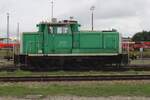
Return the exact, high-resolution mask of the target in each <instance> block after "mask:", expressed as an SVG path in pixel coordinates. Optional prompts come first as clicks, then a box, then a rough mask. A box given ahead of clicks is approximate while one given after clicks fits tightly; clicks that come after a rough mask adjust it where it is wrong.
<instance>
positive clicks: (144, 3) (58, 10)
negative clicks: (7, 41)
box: [0, 0, 150, 36]
mask: <svg viewBox="0 0 150 100" xmlns="http://www.w3.org/2000/svg"><path fill="white" fill-rule="evenodd" d="M93 5H94V6H95V11H94V27H95V30H106V29H112V28H114V29H117V30H118V31H119V32H120V33H122V34H123V36H132V35H133V34H134V33H136V32H138V31H142V30H150V0H54V17H56V18H58V19H59V20H62V19H69V17H70V16H73V17H74V19H76V20H78V21H79V23H80V24H81V25H82V28H81V29H83V30H84V29H85V30H90V29H91V25H90V24H91V20H90V19H91V12H90V7H91V6H93ZM7 12H9V13H10V32H11V36H15V34H16V30H17V22H19V23H20V31H21V32H24V31H36V30H37V28H36V24H37V23H39V22H40V21H42V20H50V18H51V0H0V36H5V34H6V13H7Z"/></svg>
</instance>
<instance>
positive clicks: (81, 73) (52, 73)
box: [0, 70, 150, 77]
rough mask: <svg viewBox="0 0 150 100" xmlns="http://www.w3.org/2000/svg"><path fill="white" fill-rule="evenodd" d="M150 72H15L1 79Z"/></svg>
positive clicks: (0, 75) (4, 73)
mask: <svg viewBox="0 0 150 100" xmlns="http://www.w3.org/2000/svg"><path fill="white" fill-rule="evenodd" d="M149 74H150V71H133V70H130V71H124V72H111V71H110V72H103V71H85V72H78V71H51V72H30V71H22V70H17V71H14V72H7V71H3V72H0V77H2V76H3V77H9V76H10V77H12V76H13V77H25V76H77V75H78V76H94V75H149Z"/></svg>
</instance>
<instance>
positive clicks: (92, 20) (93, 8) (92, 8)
mask: <svg viewBox="0 0 150 100" xmlns="http://www.w3.org/2000/svg"><path fill="white" fill-rule="evenodd" d="M90 10H91V12H92V14H91V24H92V25H91V26H92V31H93V30H94V10H95V6H92V7H91V8H90Z"/></svg>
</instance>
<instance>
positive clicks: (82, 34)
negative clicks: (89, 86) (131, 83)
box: [14, 20, 128, 70]
mask: <svg viewBox="0 0 150 100" xmlns="http://www.w3.org/2000/svg"><path fill="white" fill-rule="evenodd" d="M37 27H38V28H39V30H38V32H24V33H23V34H22V37H21V44H20V54H19V55H15V60H14V63H15V64H19V65H21V66H24V67H25V68H31V69H32V68H34V69H60V70H65V69H79V70H80V69H87V68H91V69H97V68H101V67H104V66H107V65H109V66H110V65H113V66H114V65H116V66H120V65H123V64H127V61H128V59H127V58H128V57H127V54H123V53H122V45H121V35H120V34H119V33H118V32H117V31H80V30H79V28H80V25H79V24H78V22H77V21H73V20H64V21H60V22H52V23H48V22H41V23H40V24H38V25H37Z"/></svg>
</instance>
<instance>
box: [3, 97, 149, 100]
mask: <svg viewBox="0 0 150 100" xmlns="http://www.w3.org/2000/svg"><path fill="white" fill-rule="evenodd" d="M0 100H150V97H120V96H116V97H77V96H49V97H45V98H38V97H36V96H27V97H24V98H17V97H0Z"/></svg>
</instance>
